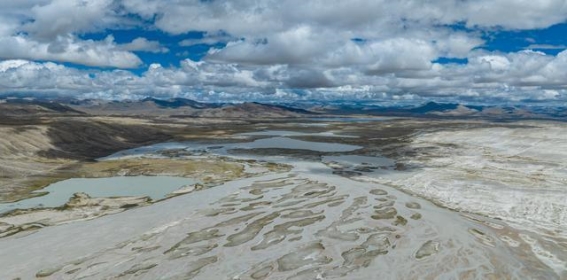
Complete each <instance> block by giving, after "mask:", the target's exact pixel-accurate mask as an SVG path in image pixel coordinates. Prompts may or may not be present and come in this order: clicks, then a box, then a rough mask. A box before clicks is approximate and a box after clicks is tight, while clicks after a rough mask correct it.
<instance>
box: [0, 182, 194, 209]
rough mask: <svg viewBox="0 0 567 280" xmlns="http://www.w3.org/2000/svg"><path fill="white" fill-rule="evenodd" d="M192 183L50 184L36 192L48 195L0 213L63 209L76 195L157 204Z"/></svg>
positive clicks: (4, 205)
mask: <svg viewBox="0 0 567 280" xmlns="http://www.w3.org/2000/svg"><path fill="white" fill-rule="evenodd" d="M194 183H195V180H193V179H188V178H181V177H169V176H135V177H132V176H130V177H111V178H74V179H68V180H64V181H60V182H57V183H54V184H51V185H49V186H47V187H46V188H44V189H42V190H40V191H39V192H48V194H46V195H44V196H39V197H34V198H30V199H25V200H21V201H17V202H14V203H1V204H0V213H3V212H6V211H10V210H13V209H29V208H35V207H58V206H62V205H64V204H65V203H66V202H67V201H68V200H69V198H71V197H72V196H73V194H74V193H77V192H84V193H86V194H88V195H89V196H91V197H118V196H149V197H150V198H151V199H153V200H157V199H161V198H164V197H165V196H166V195H167V194H169V193H171V192H173V191H175V190H177V189H179V188H181V187H183V186H185V185H190V184H194Z"/></svg>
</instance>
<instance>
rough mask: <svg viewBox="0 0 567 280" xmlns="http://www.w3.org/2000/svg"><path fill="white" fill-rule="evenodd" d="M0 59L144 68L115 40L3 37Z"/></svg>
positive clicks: (135, 57) (67, 37) (0, 39)
mask: <svg viewBox="0 0 567 280" xmlns="http://www.w3.org/2000/svg"><path fill="white" fill-rule="evenodd" d="M0 58H5V59H9V58H19V59H28V60H51V61H60V62H71V63H76V64H82V65H88V66H99V67H117V68H135V67H137V66H139V65H140V64H142V61H141V60H140V58H138V57H137V56H136V55H135V54H133V53H131V52H128V51H125V50H122V49H120V48H119V47H118V46H117V45H116V44H115V42H114V39H113V38H112V37H108V38H107V39H105V40H103V41H93V40H78V39H77V38H75V37H72V36H66V37H58V38H56V39H55V40H53V41H50V42H38V41H34V40H33V39H31V38H29V37H27V36H23V35H17V36H8V37H0Z"/></svg>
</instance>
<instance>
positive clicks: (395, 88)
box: [0, 0, 567, 101]
mask: <svg viewBox="0 0 567 280" xmlns="http://www.w3.org/2000/svg"><path fill="white" fill-rule="evenodd" d="M566 20H567V5H566V4H565V1H564V0H537V1H533V0H532V1H527V0H497V1H494V0H477V1H462V0H438V1H413V0H402V1H386V0H377V1H368V0H352V1H340V0H310V1H305V0H289V1H276V0H266V1H256V0H241V1H228V0H215V1H200V0H184V1H159V0H97V1H89V0H20V1H8V3H3V4H2V10H0V58H1V59H4V61H2V62H0V85H2V87H1V88H0V92H10V91H12V92H13V91H21V92H23V91H30V92H31V91H33V92H57V91H59V92H63V93H65V94H77V95H79V96H98V97H116V98H126V97H128V96H130V97H136V96H145V95H158V96H181V95H183V96H188V97H194V98H197V99H202V100H207V99H209V100H213V99H215V98H217V99H286V98H293V99H301V98H305V99H309V98H316V99H332V98H340V99H348V98H366V99H373V98H375V99H391V100H398V101H400V100H416V99H420V98H429V97H435V96H443V97H460V98H466V99H498V100H520V101H521V100H525V99H530V100H541V99H544V100H565V99H566V92H565V91H566V88H567V81H566V80H565V78H564V77H566V76H567V72H566V71H567V70H565V69H567V51H563V52H560V53H559V54H558V55H556V56H551V55H546V54H544V53H541V52H537V51H530V49H534V50H544V49H556V50H558V51H560V50H561V49H562V47H564V46H562V45H557V46H549V45H544V44H541V42H535V41H534V42H531V43H532V45H531V46H528V47H527V49H528V50H525V51H520V52H512V53H501V52H496V51H494V52H488V51H483V50H481V47H482V46H483V44H485V41H484V39H483V38H485V36H484V35H485V34H489V33H490V32H493V31H494V30H530V29H539V28H546V27H549V26H551V25H553V24H557V23H562V22H565V21H566ZM455 26H458V28H457V27H455ZM124 28H126V29H127V28H136V30H137V31H138V32H140V30H142V32H140V34H139V36H135V37H138V38H135V39H133V40H132V41H130V42H128V43H120V44H119V43H116V42H115V40H114V37H113V35H112V31H113V30H116V29H124ZM143 30H152V31H156V30H157V31H160V32H164V33H165V35H164V36H167V35H176V36H179V37H183V36H185V35H186V33H187V32H192V31H199V32H203V34H204V36H203V37H202V38H198V39H192V38H189V39H185V40H179V41H175V42H173V41H169V42H159V41H152V40H148V39H147V38H150V37H147V38H146V36H144V34H143ZM93 32H97V33H99V34H101V33H102V34H105V35H103V36H102V37H106V38H103V39H96V40H95V39H87V38H94V37H89V36H85V35H87V34H90V33H93ZM95 37H96V36H95ZM179 37H171V38H179ZM96 38H101V36H100V35H99V36H98V37H96ZM152 38H153V37H152ZM120 42H123V41H122V40H120ZM167 43H170V45H167ZM171 44H174V46H173V45H171ZM196 44H206V45H211V46H214V48H212V49H210V50H209V51H208V52H207V53H206V55H205V56H204V57H203V59H202V61H199V62H194V61H191V60H182V61H181V62H180V63H179V66H178V67H172V66H162V65H160V64H157V63H154V64H151V65H150V66H149V67H147V69H146V70H144V71H143V73H142V74H134V73H132V72H129V71H126V70H125V69H129V68H139V67H142V65H148V64H150V63H149V62H146V63H144V61H142V60H141V59H140V57H138V56H137V55H136V53H139V52H151V53H154V54H156V55H160V54H164V53H167V52H168V51H169V49H172V50H174V48H179V47H187V46H193V45H196ZM186 51H189V48H187V50H186ZM187 54H189V53H187ZM143 57H147V55H145V56H143ZM439 58H459V59H466V61H468V63H466V64H439V63H435V61H437V60H438V59H439ZM62 63H74V64H80V65H86V66H96V67H111V68H118V69H106V70H100V69H87V70H79V69H78V68H73V67H67V66H63V65H62ZM170 63H171V61H168V62H164V63H163V64H164V65H166V64H167V65H169V64H170ZM144 67H145V66H144ZM139 70H141V69H139ZM137 73H139V72H137Z"/></svg>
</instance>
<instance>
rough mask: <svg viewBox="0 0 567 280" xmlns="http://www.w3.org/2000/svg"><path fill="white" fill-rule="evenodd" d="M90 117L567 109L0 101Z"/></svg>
mask: <svg viewBox="0 0 567 280" xmlns="http://www.w3.org/2000/svg"><path fill="white" fill-rule="evenodd" d="M29 114H40V115H42V114H43V115H45V114H77V115H81V114H89V115H129V116H135V115H148V116H178V117H207V118H286V117H317V116H329V115H354V114H356V115H374V116H398V117H435V118H494V119H516V118H534V119H567V108H566V107H560V106H557V107H549V106H540V107H537V106H530V107H528V106H478V105H465V104H458V103H436V102H428V103H425V104H422V105H419V106H413V107H412V106H409V107H408V106H404V107H401V106H378V105H372V104H365V103H363V102H360V103H356V102H354V103H353V102H350V103H349V102H345V103H336V102H335V103H332V104H325V103H321V102H317V103H301V104H300V103H289V104H288V103H286V104H281V103H271V104H265V103H258V102H245V103H204V102H198V101H195V100H191V99H185V98H172V99H166V100H165V99H157V98H145V99H142V100H126V101H105V100H93V99H86V100H73V99H58V100H47V99H37V98H35V99H34V98H0V115H29Z"/></svg>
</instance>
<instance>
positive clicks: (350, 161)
mask: <svg viewBox="0 0 567 280" xmlns="http://www.w3.org/2000/svg"><path fill="white" fill-rule="evenodd" d="M322 161H323V162H337V163H339V164H343V165H361V164H362V165H372V166H391V165H393V164H395V163H396V162H395V161H394V160H392V159H389V158H386V157H370V156H359V155H341V156H324V157H323V158H322Z"/></svg>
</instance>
